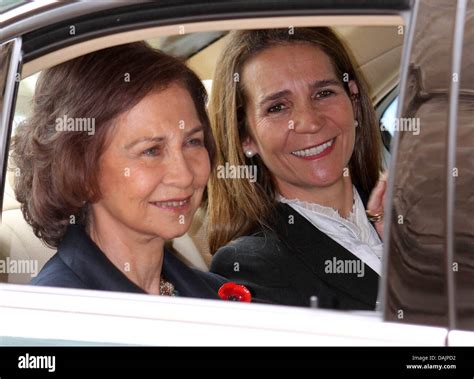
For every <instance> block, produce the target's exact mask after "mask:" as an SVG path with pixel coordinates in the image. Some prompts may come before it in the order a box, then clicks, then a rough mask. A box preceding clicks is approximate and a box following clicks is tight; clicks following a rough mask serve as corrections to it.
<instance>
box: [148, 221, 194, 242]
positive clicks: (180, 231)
mask: <svg viewBox="0 0 474 379" xmlns="http://www.w3.org/2000/svg"><path fill="white" fill-rule="evenodd" d="M188 229H189V225H179V226H176V227H175V228H173V227H171V226H170V228H167V229H166V230H163V229H162V228H160V230H156V231H155V234H156V235H157V236H159V237H161V238H162V239H164V240H172V239H175V238H179V237H182V236H183V235H185V234H186V232H187V231H188Z"/></svg>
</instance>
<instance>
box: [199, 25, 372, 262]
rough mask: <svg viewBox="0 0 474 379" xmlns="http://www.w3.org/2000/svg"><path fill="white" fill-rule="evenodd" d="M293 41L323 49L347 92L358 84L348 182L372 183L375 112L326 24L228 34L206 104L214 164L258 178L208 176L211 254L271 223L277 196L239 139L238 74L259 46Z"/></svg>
mask: <svg viewBox="0 0 474 379" xmlns="http://www.w3.org/2000/svg"><path fill="white" fill-rule="evenodd" d="M292 43H310V44H313V45H314V46H316V47H318V48H320V49H322V50H323V51H324V52H325V53H326V54H327V55H328V56H329V58H330V59H331V61H332V64H333V66H334V70H335V73H336V76H337V77H338V78H340V80H341V82H342V83H343V84H344V88H345V90H346V92H347V94H348V95H349V96H350V92H349V87H348V82H349V80H354V81H355V83H356V84H357V86H358V89H359V95H358V97H357V101H356V102H355V104H356V107H357V109H356V115H357V120H358V121H359V125H360V126H359V127H358V128H357V129H356V138H355V146H354V152H353V153H352V157H351V159H350V161H349V172H350V175H351V179H352V182H353V184H355V185H357V186H358V187H359V188H361V189H362V190H363V191H365V192H366V193H368V194H369V193H370V192H371V191H372V189H373V187H374V186H375V184H376V182H377V179H378V176H379V173H380V165H381V152H380V146H381V138H380V133H379V130H378V124H377V121H376V117H375V111H374V108H373V106H372V101H371V99H370V97H369V94H368V90H367V86H366V84H365V82H364V80H363V78H362V76H361V74H360V73H358V72H357V71H356V70H355V66H354V64H353V60H352V59H351V57H350V54H349V52H348V51H347V49H346V48H345V47H344V45H343V44H342V42H341V41H340V40H339V38H338V37H337V36H336V34H335V33H334V32H333V31H332V30H331V29H330V28H326V27H316V28H295V29H294V30H293V33H291V32H290V30H289V29H266V30H254V31H235V32H231V33H230V35H229V41H228V43H227V45H226V46H225V48H224V49H223V51H222V53H221V55H220V57H219V59H218V61H217V65H216V71H215V74H214V80H213V86H212V92H211V98H210V102H209V115H210V121H211V127H212V131H213V134H214V138H215V140H216V145H217V154H216V165H217V168H218V167H219V166H220V165H222V166H225V164H226V163H227V164H229V165H234V166H243V165H256V166H257V181H256V182H255V183H252V182H250V181H249V180H248V179H244V178H243V179H237V178H220V177H218V171H217V169H215V170H214V171H213V173H212V174H211V178H210V182H209V187H208V191H209V192H208V193H209V199H208V215H209V225H208V238H209V245H210V251H211V253H215V252H216V250H217V249H218V248H220V247H221V246H224V245H226V244H227V243H229V242H230V241H232V240H234V239H236V238H238V237H240V236H244V235H248V234H249V233H252V232H254V231H256V230H258V229H260V228H266V227H271V222H270V217H271V212H272V209H273V208H274V206H275V195H276V186H275V184H274V181H273V179H272V174H271V172H270V171H269V170H268V169H267V168H266V166H265V164H264V163H263V161H262V159H261V158H260V157H259V156H258V155H256V156H254V157H252V158H248V157H246V156H245V154H244V152H243V149H242V140H244V139H245V138H246V137H247V136H248V135H249V132H248V129H247V126H246V114H245V93H244V85H243V83H242V82H241V76H242V75H241V73H242V71H243V67H244V65H245V63H246V62H247V61H248V59H249V58H251V57H253V56H255V55H256V54H258V53H259V52H261V51H262V50H264V49H266V48H268V47H271V46H275V45H285V44H292ZM268 69H269V70H271V69H272V68H271V67H269V68H268ZM247 85H249V84H248V83H247Z"/></svg>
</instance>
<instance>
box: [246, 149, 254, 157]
mask: <svg viewBox="0 0 474 379" xmlns="http://www.w3.org/2000/svg"><path fill="white" fill-rule="evenodd" d="M245 155H246V156H247V157H248V158H252V157H253V152H252V150H246V151H245Z"/></svg>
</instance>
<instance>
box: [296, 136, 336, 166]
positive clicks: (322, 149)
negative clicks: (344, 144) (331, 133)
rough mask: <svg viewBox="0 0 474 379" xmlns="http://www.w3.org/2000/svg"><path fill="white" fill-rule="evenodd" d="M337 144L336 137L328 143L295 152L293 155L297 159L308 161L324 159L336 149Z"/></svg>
mask: <svg viewBox="0 0 474 379" xmlns="http://www.w3.org/2000/svg"><path fill="white" fill-rule="evenodd" d="M335 142H336V137H334V138H333V139H331V140H329V141H327V142H324V143H322V144H320V145H317V146H313V147H310V148H308V149H303V150H297V151H293V152H292V153H291V154H292V155H293V156H295V157H297V158H301V159H304V160H306V161H312V160H315V159H319V158H322V157H324V156H326V155H328V154H329V153H331V151H333V149H334V145H335Z"/></svg>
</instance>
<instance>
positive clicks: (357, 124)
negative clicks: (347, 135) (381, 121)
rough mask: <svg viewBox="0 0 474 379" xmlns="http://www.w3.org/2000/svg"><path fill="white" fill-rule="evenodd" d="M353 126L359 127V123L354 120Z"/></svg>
mask: <svg viewBox="0 0 474 379" xmlns="http://www.w3.org/2000/svg"><path fill="white" fill-rule="evenodd" d="M354 126H355V127H356V128H357V127H358V126H359V121H357V120H354Z"/></svg>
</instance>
